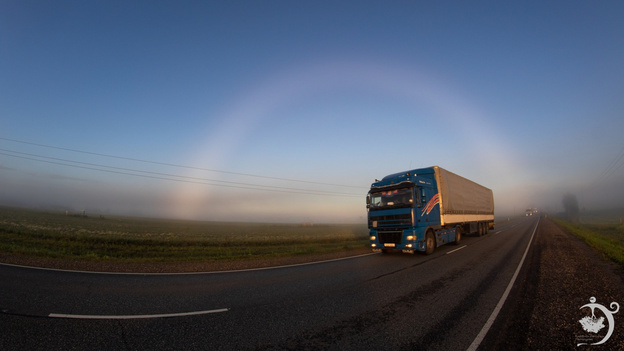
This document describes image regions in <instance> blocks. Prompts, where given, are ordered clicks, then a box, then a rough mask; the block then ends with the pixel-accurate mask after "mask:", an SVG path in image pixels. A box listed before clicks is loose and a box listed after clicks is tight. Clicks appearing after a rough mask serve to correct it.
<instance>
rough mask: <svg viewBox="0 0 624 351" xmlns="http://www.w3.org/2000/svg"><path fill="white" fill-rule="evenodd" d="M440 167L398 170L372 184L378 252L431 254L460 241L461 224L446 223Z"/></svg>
mask: <svg viewBox="0 0 624 351" xmlns="http://www.w3.org/2000/svg"><path fill="white" fill-rule="evenodd" d="M436 170H437V167H430V168H421V169H414V170H411V171H407V172H401V173H395V174H391V175H388V176H386V177H384V178H383V179H381V180H378V181H375V182H374V183H372V184H371V188H370V191H369V192H368V196H367V200H366V207H367V210H368V228H369V234H370V245H371V248H372V250H373V251H374V252H390V251H394V250H401V251H403V252H405V253H414V252H416V251H418V252H422V253H425V254H431V253H432V252H433V251H434V249H435V247H437V246H441V245H444V244H447V243H451V242H452V243H459V241H460V240H461V232H462V226H461V225H455V224H454V223H453V224H450V225H444V223H443V217H442V216H441V195H442V194H440V191H439V185H438V180H437V179H436V178H437V177H436Z"/></svg>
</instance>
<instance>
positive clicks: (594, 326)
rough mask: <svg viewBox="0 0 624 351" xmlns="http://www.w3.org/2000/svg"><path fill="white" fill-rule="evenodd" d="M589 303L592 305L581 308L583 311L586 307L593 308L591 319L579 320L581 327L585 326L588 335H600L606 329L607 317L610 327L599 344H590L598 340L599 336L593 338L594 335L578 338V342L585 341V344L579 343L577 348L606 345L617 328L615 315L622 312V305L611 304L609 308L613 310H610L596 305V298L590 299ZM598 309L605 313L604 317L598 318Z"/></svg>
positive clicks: (588, 317)
mask: <svg viewBox="0 0 624 351" xmlns="http://www.w3.org/2000/svg"><path fill="white" fill-rule="evenodd" d="M589 302H591V303H588V304H587V305H583V306H582V307H581V308H580V309H581V310H582V309H583V308H586V307H589V308H591V317H590V316H585V317H583V318H582V319H581V320H579V323H581V326H583V330H585V331H586V332H588V333H593V334H598V333H599V332H600V331H602V330H603V329H604V328H605V327H606V326H605V317H606V318H607V325H608V329H607V333H606V334H605V336H604V337H603V338H602V339H601V340H599V341H597V342H590V341H593V340H595V339H597V336H592V335H583V336H577V337H576V339H577V341H585V342H581V343H577V344H576V346H581V345H600V344H604V343H605V342H607V340H609V338H610V337H611V334H613V329H614V328H615V321H614V319H613V315H614V314H616V313H618V311H619V310H620V305H619V304H618V303H617V302H611V304H610V305H609V308H611V309H612V310H609V309H608V308H606V307H605V306H603V305H601V304H599V303H596V298H595V297H593V296H592V297H591V298H590V299H589ZM596 309H599V310H600V311H601V312H602V313H603V315H604V316H600V317H596V313H595V312H596Z"/></svg>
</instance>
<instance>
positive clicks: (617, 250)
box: [553, 211, 624, 267]
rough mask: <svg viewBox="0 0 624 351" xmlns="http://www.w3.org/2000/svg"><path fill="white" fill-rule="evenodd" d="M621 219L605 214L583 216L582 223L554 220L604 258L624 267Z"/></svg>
mask: <svg viewBox="0 0 624 351" xmlns="http://www.w3.org/2000/svg"><path fill="white" fill-rule="evenodd" d="M622 212H624V211H622ZM618 213H619V212H618ZM620 218H621V217H620V215H619V214H617V213H614V214H610V213H607V212H604V213H587V214H584V215H582V216H581V221H580V223H571V222H568V221H565V220H562V219H557V218H553V219H554V220H555V222H556V223H557V224H558V225H560V226H561V227H562V228H564V229H565V230H566V231H568V232H569V233H571V234H573V235H575V236H577V237H579V238H581V239H582V240H583V241H585V242H586V243H587V244H588V245H589V246H591V247H592V248H593V249H594V250H596V251H597V252H599V253H600V254H602V255H603V256H604V257H606V258H608V259H610V260H613V261H614V262H616V263H618V264H620V265H621V266H622V267H624V225H623V224H621V222H620Z"/></svg>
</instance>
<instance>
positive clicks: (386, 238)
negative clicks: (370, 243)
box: [377, 230, 403, 244]
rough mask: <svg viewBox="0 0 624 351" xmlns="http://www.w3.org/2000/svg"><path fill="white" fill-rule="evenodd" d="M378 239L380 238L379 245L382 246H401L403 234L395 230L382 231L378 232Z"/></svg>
mask: <svg viewBox="0 0 624 351" xmlns="http://www.w3.org/2000/svg"><path fill="white" fill-rule="evenodd" d="M377 237H378V238H379V243H381V244H385V243H394V244H400V243H401V239H402V238H403V232H402V231H394V230H380V231H378V232H377Z"/></svg>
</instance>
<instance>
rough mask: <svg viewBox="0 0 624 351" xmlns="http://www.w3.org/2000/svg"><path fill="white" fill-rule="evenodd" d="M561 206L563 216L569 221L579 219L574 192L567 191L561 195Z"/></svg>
mask: <svg viewBox="0 0 624 351" xmlns="http://www.w3.org/2000/svg"><path fill="white" fill-rule="evenodd" d="M563 208H564V210H565V216H566V218H567V219H568V220H569V221H570V222H578V221H579V215H580V211H579V205H578V200H576V196H575V195H574V194H571V193H567V194H565V195H563Z"/></svg>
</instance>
